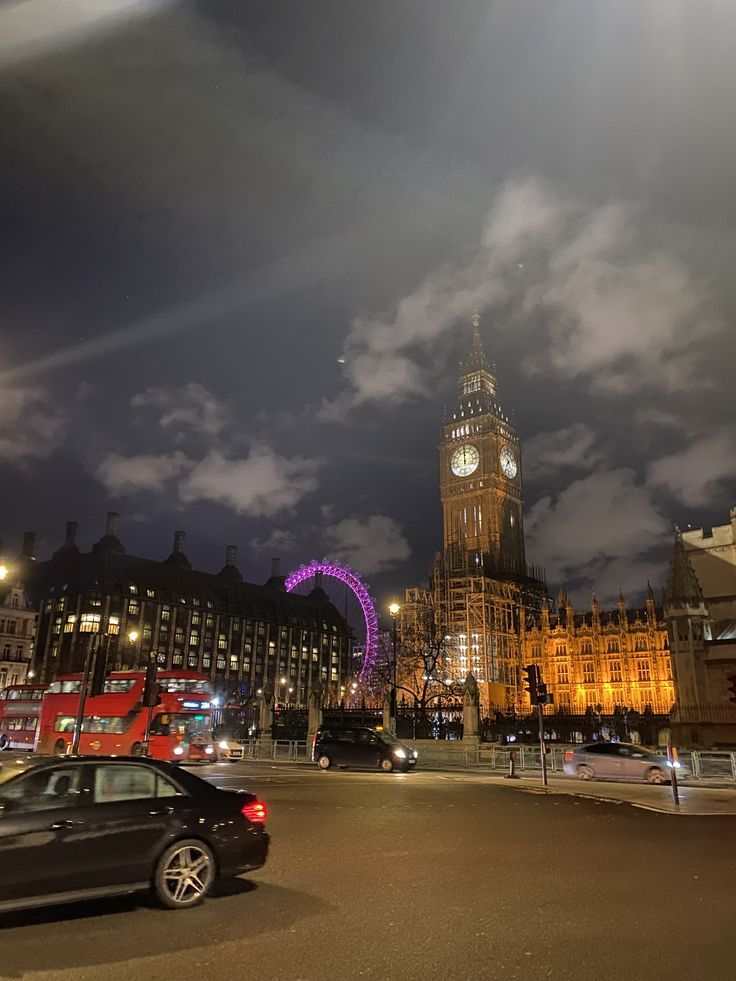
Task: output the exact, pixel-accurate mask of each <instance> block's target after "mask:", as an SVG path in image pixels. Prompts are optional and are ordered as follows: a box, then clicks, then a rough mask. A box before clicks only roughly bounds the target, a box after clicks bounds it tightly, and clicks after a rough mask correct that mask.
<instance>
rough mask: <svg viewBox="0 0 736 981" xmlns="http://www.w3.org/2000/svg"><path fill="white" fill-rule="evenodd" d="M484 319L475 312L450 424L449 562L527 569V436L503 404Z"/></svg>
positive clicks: (446, 472) (443, 471)
mask: <svg viewBox="0 0 736 981" xmlns="http://www.w3.org/2000/svg"><path fill="white" fill-rule="evenodd" d="M479 324H480V318H479V316H478V314H475V315H474V317H473V342H472V346H471V350H470V356H469V358H468V359H467V360H466V361H465V362H463V363H462V365H461V374H460V378H459V381H458V391H457V401H456V404H455V408H454V411H453V413H452V416H451V418H449V419H448V420H447V421H446V422H445V424H444V426H443V428H442V440H441V443H440V496H441V499H442V510H443V514H444V553H445V562H446V564H447V567H448V569H449V570H451V571H452V572H462V573H465V574H477V573H478V572H480V571H483V572H484V573H485V574H486V575H492V574H496V573H501V574H509V573H510V574H514V573H516V574H521V573H524V572H525V571H526V568H525V561H524V528H523V523H522V522H523V519H522V500H521V456H520V452H519V440H518V438H517V436H516V430H515V428H514V425H513V423H512V422H510V420H509V419H508V417H507V416H506V415H504V413H503V411H502V410H501V407H500V405H499V403H498V395H497V392H496V378H495V375H494V372H493V369H492V367H491V366H490V365H489V363H488V361H487V359H486V356H485V353H484V351H483V346H482V343H481V339H480V331H479Z"/></svg>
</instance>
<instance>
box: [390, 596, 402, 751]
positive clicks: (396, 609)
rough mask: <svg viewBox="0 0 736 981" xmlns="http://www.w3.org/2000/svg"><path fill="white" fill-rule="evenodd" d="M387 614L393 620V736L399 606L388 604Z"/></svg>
mask: <svg viewBox="0 0 736 981" xmlns="http://www.w3.org/2000/svg"><path fill="white" fill-rule="evenodd" d="M388 612H389V613H390V614H391V619H392V620H393V631H392V638H393V643H392V662H393V664H392V672H391V675H392V683H391V706H390V714H391V725H392V726H393V730H394V735H396V731H397V729H398V719H397V706H396V694H397V693H396V687H397V686H396V623H397V620H398V617H399V613H400V612H401V607H400V606H399V604H398V603H397V602H396V601H394V602H393V603H389V607H388Z"/></svg>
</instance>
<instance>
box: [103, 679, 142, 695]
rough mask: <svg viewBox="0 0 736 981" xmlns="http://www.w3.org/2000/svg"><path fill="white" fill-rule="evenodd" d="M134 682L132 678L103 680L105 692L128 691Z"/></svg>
mask: <svg viewBox="0 0 736 981" xmlns="http://www.w3.org/2000/svg"><path fill="white" fill-rule="evenodd" d="M134 684H135V679H133V678H108V679H107V681H106V682H105V694H109V693H110V692H117V693H120V692H126V691H130V690H131V688H132V687H133V685H134Z"/></svg>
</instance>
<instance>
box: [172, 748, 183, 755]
mask: <svg viewBox="0 0 736 981" xmlns="http://www.w3.org/2000/svg"><path fill="white" fill-rule="evenodd" d="M183 755H184V750H183V749H182V748H181V746H174V756H183Z"/></svg>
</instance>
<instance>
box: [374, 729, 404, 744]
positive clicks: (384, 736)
mask: <svg viewBox="0 0 736 981" xmlns="http://www.w3.org/2000/svg"><path fill="white" fill-rule="evenodd" d="M378 738H379V739H380V740H381V741H382V742H384V743H386V745H387V746H396V745H397V744H398V743H400V742H401V740H400V739H397V738H396V736H394V735H392V734H391V733H390V732H379V733H378Z"/></svg>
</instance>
